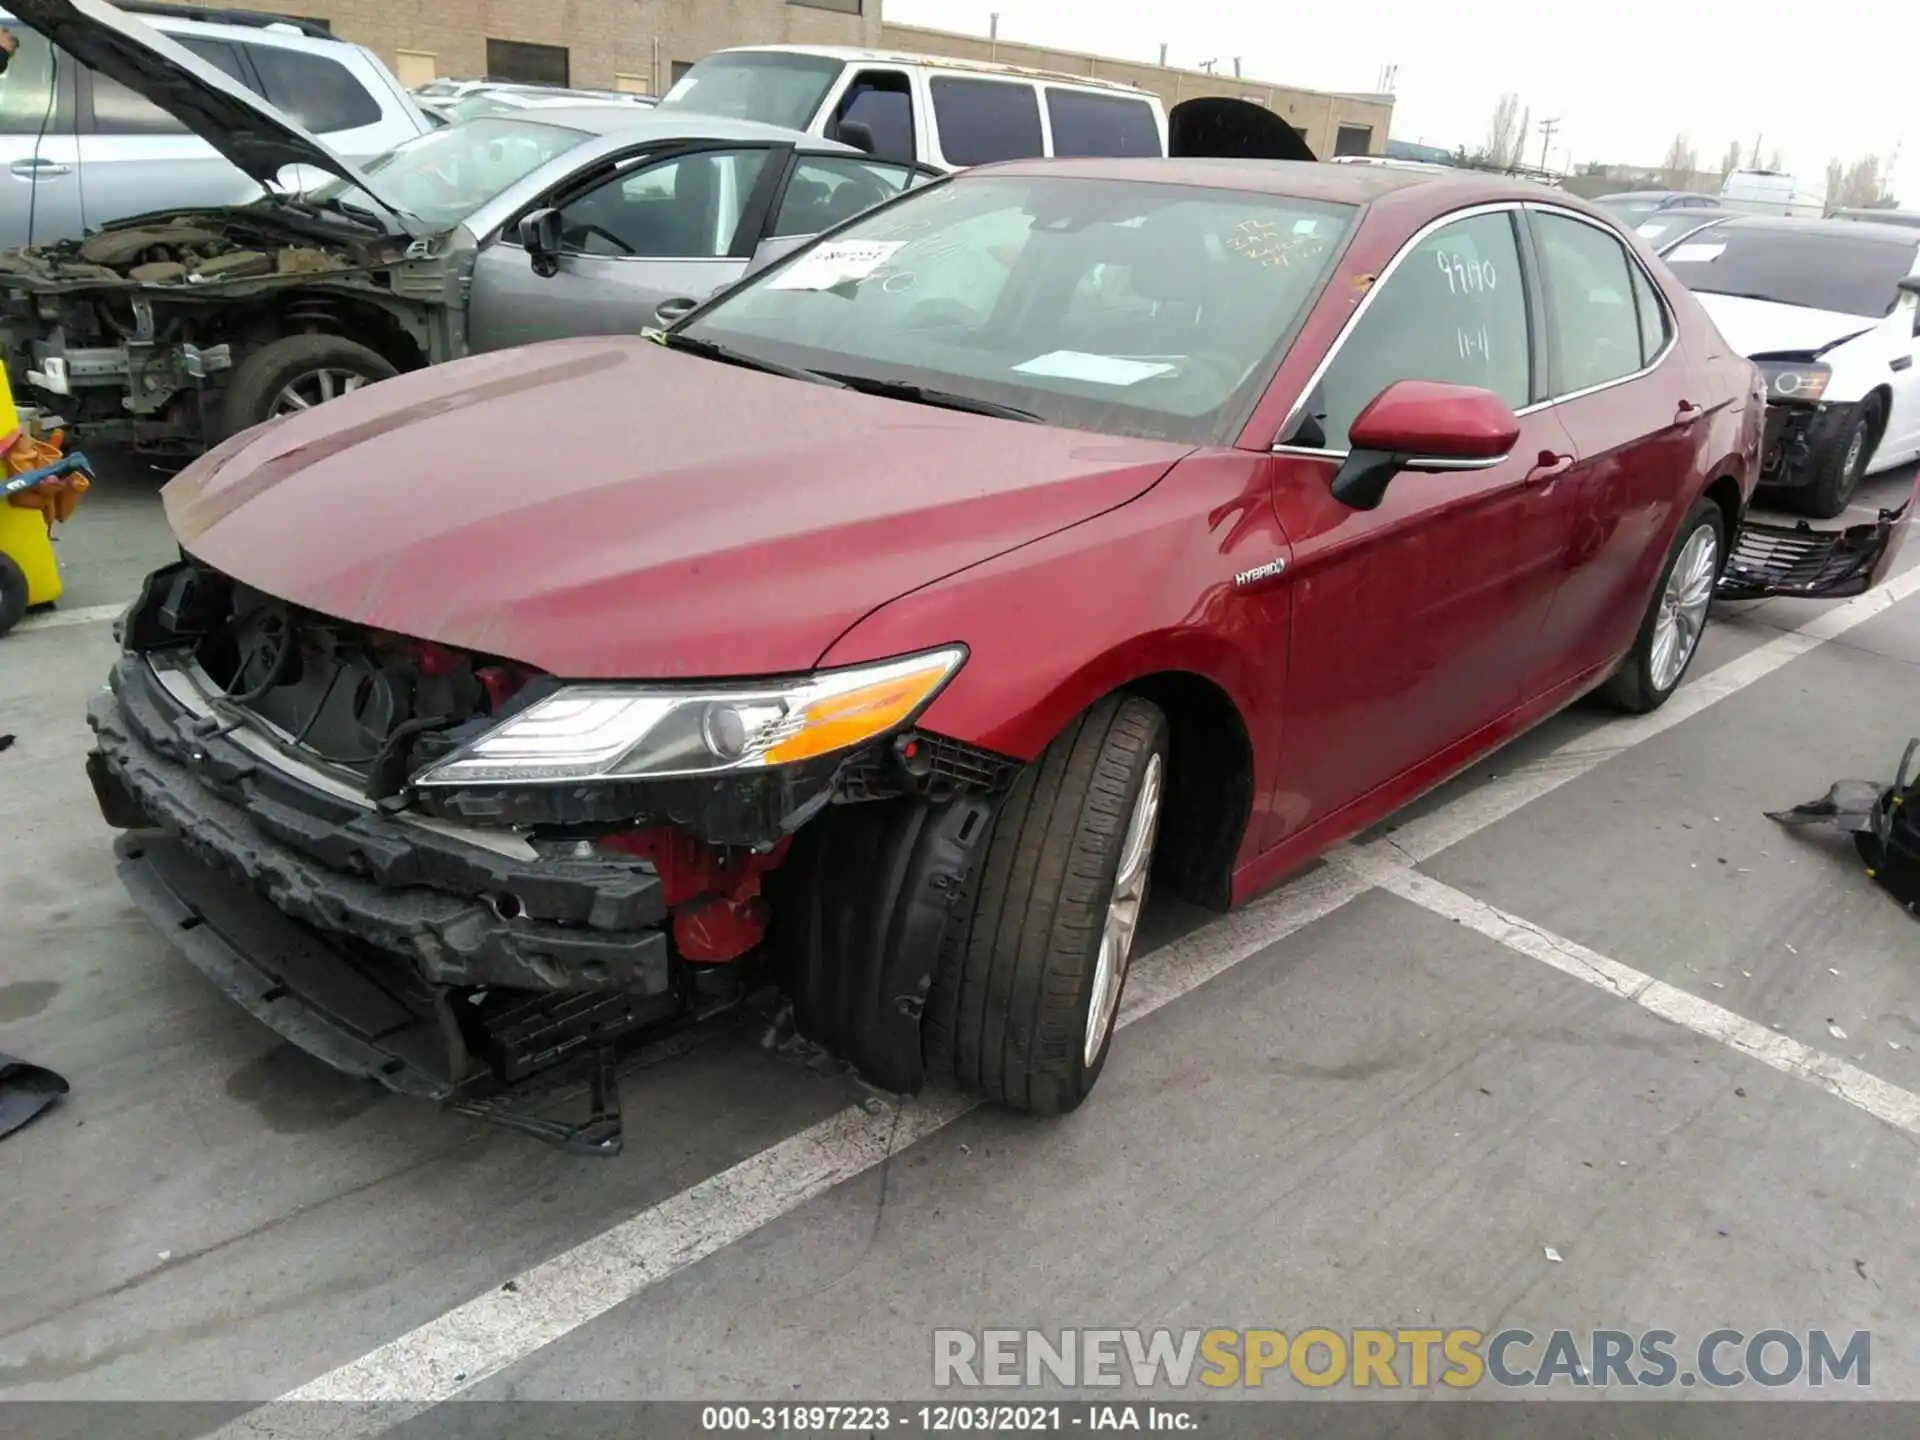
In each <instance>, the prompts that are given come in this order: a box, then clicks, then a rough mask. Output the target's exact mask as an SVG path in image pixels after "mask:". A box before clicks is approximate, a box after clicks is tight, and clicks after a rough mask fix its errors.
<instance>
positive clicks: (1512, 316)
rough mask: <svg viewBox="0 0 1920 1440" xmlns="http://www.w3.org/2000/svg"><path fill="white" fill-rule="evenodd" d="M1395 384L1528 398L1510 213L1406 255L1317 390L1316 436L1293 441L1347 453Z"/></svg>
mask: <svg viewBox="0 0 1920 1440" xmlns="http://www.w3.org/2000/svg"><path fill="white" fill-rule="evenodd" d="M1623 278H1624V277H1623ZM1627 314H1628V316H1629V317H1631V316H1632V314H1633V311H1632V307H1631V304H1629V307H1628V310H1627ZM1635 345H1636V348H1637V346H1638V341H1637V340H1636V341H1635ZM1396 380H1440V381H1445V382H1446V383H1448V384H1453V385H1473V386H1478V387H1479V388H1480V389H1483V390H1491V391H1492V392H1493V393H1494V394H1496V395H1498V396H1499V397H1500V398H1501V399H1502V400H1504V401H1506V402H1507V404H1508V405H1510V406H1512V407H1514V408H1515V409H1518V408H1520V407H1521V406H1523V405H1525V404H1526V403H1527V402H1528V400H1529V399H1530V398H1531V393H1532V388H1533V362H1532V349H1531V345H1530V343H1529V337H1528V330H1527V294H1526V286H1525V284H1524V282H1523V281H1522V278H1521V274H1520V249H1519V245H1518V243H1517V242H1516V240H1515V239H1514V232H1513V216H1512V214H1511V213H1510V212H1507V211H1496V212H1494V213H1492V214H1488V215H1474V216H1471V217H1469V218H1467V219H1464V220H1456V221H1454V222H1453V223H1452V224H1451V225H1445V226H1442V227H1441V228H1440V229H1438V230H1436V231H1434V232H1433V233H1432V234H1431V235H1429V236H1427V237H1426V239H1424V240H1422V241H1420V242H1419V243H1418V244H1416V245H1415V246H1414V247H1413V248H1412V249H1411V250H1409V251H1407V252H1406V253H1405V254H1404V255H1403V256H1402V257H1401V259H1400V262H1399V264H1398V265H1396V266H1395V267H1394V270H1393V273H1392V274H1391V275H1389V276H1388V277H1387V279H1386V282H1385V283H1384V284H1383V285H1381V287H1380V293H1379V294H1377V295H1376V296H1374V298H1373V303H1372V304H1370V305H1369V306H1368V307H1367V311H1366V314H1364V315H1362V316H1361V317H1360V322H1359V324H1357V325H1355V326H1354V327H1353V329H1352V331H1350V332H1349V333H1348V335H1347V337H1346V341H1345V343H1344V344H1342V345H1341V347H1340V350H1339V353H1338V354H1336V355H1335V356H1334V358H1333V363H1332V364H1331V365H1329V366H1328V367H1327V372H1326V375H1325V376H1324V377H1323V378H1322V380H1321V382H1320V384H1319V386H1317V387H1316V391H1315V396H1316V399H1315V401H1314V403H1312V404H1311V406H1310V409H1311V410H1312V412H1313V413H1314V414H1315V415H1316V416H1317V417H1318V420H1319V432H1320V433H1319V435H1318V436H1314V435H1311V434H1309V433H1307V429H1308V428H1310V427H1303V428H1302V429H1297V430H1296V431H1295V432H1294V434H1293V435H1292V436H1291V437H1289V438H1290V439H1291V441H1292V443H1295V444H1300V445H1317V446H1323V447H1324V448H1326V449H1330V450H1345V449H1347V448H1348V442H1347V428H1348V427H1349V426H1350V425H1352V423H1353V421H1354V419H1355V417H1357V416H1358V415H1359V414H1360V412H1361V411H1362V410H1364V409H1366V407H1367V406H1368V405H1369V404H1371V403H1372V402H1373V400H1374V398H1375V397H1376V396H1377V395H1379V393H1380V392H1381V391H1382V390H1384V389H1386V388H1387V386H1389V385H1391V384H1393V383H1394V381H1396Z"/></svg>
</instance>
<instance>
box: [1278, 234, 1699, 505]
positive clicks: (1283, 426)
mask: <svg viewBox="0 0 1920 1440" xmlns="http://www.w3.org/2000/svg"><path fill="white" fill-rule="evenodd" d="M1520 212H1526V213H1528V214H1533V213H1538V214H1545V215H1558V216H1562V217H1564V218H1565V219H1568V220H1578V221H1579V222H1580V223H1581V224H1583V225H1589V226H1592V227H1593V228H1594V229H1595V230H1598V231H1600V232H1601V234H1603V235H1606V236H1608V237H1609V238H1610V239H1612V240H1613V242H1614V243H1615V244H1617V245H1619V246H1620V248H1621V250H1622V251H1623V252H1624V253H1625V254H1626V257H1627V263H1628V264H1629V265H1634V266H1637V267H1638V268H1639V270H1640V273H1641V274H1642V275H1644V276H1645V277H1646V279H1647V283H1648V284H1649V285H1651V286H1652V287H1653V293H1654V298H1655V299H1656V300H1657V301H1658V302H1659V305H1660V311H1661V315H1662V317H1663V318H1664V319H1665V321H1666V332H1667V343H1666V344H1665V345H1664V346H1663V347H1661V349H1660V352H1659V353H1658V354H1656V355H1655V356H1654V357H1653V359H1652V360H1650V361H1648V362H1647V363H1646V364H1645V365H1642V366H1641V367H1640V368H1639V369H1638V370H1635V371H1633V372H1632V373H1631V374H1628V375H1620V376H1617V377H1615V378H1614V379H1612V380H1603V381H1601V382H1600V383H1599V384H1598V385H1589V386H1587V387H1586V388H1585V389H1584V390H1571V391H1568V392H1567V393H1566V394H1564V395H1554V396H1550V397H1549V398H1547V399H1545V400H1536V401H1534V402H1533V403H1532V404H1531V405H1523V406H1521V407H1520V408H1519V409H1517V410H1515V411H1514V412H1513V413H1514V414H1515V415H1516V416H1527V415H1534V414H1538V413H1539V412H1540V411H1542V410H1550V409H1552V408H1553V407H1554V406H1555V405H1561V404H1565V403H1566V402H1567V401H1569V400H1581V399H1584V398H1585V397H1587V396H1588V395H1597V394H1599V393H1600V391H1602V390H1610V389H1612V388H1613V387H1614V386H1615V385H1624V384H1626V383H1627V382H1628V381H1629V380H1639V379H1641V378H1643V377H1644V376H1647V375H1650V374H1652V373H1653V371H1655V370H1657V369H1658V368H1659V367H1660V366H1661V365H1663V364H1665V363H1666V360H1667V357H1668V356H1669V355H1671V354H1672V353H1673V352H1674V349H1675V347H1676V346H1677V345H1678V344H1679V341H1680V324H1679V319H1678V317H1677V316H1676V315H1675V314H1674V313H1673V307H1672V306H1671V305H1670V304H1668V302H1667V295H1666V291H1665V290H1664V289H1663V288H1662V287H1661V285H1660V282H1659V281H1658V280H1656V279H1655V278H1654V276H1653V272H1652V271H1650V270H1648V269H1647V267H1646V266H1645V265H1644V264H1642V263H1641V261H1640V257H1639V256H1638V255H1636V254H1634V251H1633V247H1632V246H1631V245H1628V244H1626V243H1624V241H1623V240H1622V239H1621V235H1620V232H1619V231H1618V230H1617V229H1615V228H1614V227H1613V226H1611V225H1609V224H1607V223H1606V222H1605V221H1602V220H1598V219H1595V218H1594V217H1593V216H1591V215H1582V214H1581V213H1580V212H1579V211H1577V210H1570V209H1568V208H1566V207H1565V206H1562V205H1554V204H1543V203H1541V202H1540V201H1537V200H1495V201H1489V202H1487V203H1485V204H1482V205H1469V206H1467V207H1466V208H1465V209H1462V210H1451V211H1448V212H1447V213H1446V214H1445V215H1441V216H1438V217H1436V218H1434V219H1432V220H1429V221H1428V222H1427V223H1426V224H1425V225H1422V226H1421V227H1420V228H1419V229H1418V230H1416V231H1414V232H1413V234H1412V235H1411V236H1409V237H1408V238H1407V241H1406V243H1405V244H1403V245H1402V246H1401V247H1400V248H1399V249H1398V250H1396V251H1395V252H1394V254H1393V258H1392V259H1391V260H1389V261H1387V263H1386V265H1385V266H1383V267H1382V268H1381V271H1380V273H1379V274H1378V275H1376V276H1374V279H1373V284H1372V285H1370V286H1368V287H1367V293H1366V294H1365V295H1364V296H1362V297H1361V300H1360V303H1359V305H1358V306H1356V307H1355V308H1354V312H1353V314H1351V315H1349V316H1348V317H1347V323H1346V324H1344V325H1342V326H1341V327H1340V333H1339V334H1338V335H1336V336H1334V337H1333V344H1332V345H1330V346H1328V347H1327V353H1326V354H1325V355H1323V356H1322V357H1321V359H1320V363H1319V364H1318V365H1316V366H1314V368H1313V373H1312V374H1311V375H1309V376H1307V381H1306V384H1304V385H1302V386H1301V387H1300V393H1299V394H1298V395H1297V396H1295V397H1294V401H1293V404H1292V405H1291V406H1289V407H1288V409H1287V413H1286V416H1285V418H1283V419H1282V420H1281V422H1280V429H1279V433H1280V434H1282V435H1286V434H1289V433H1290V432H1291V431H1292V429H1293V427H1294V425H1295V424H1296V423H1298V421H1299V419H1300V409H1301V407H1302V406H1303V405H1305V404H1306V403H1307V397H1308V396H1309V395H1311V394H1313V391H1314V387H1315V386H1317V385H1318V384H1319V383H1320V382H1321V381H1322V380H1323V379H1325V378H1326V373H1327V371H1328V370H1329V369H1331V368H1332V366H1333V362H1334V361H1335V360H1337V359H1338V358H1339V357H1340V352H1341V351H1342V350H1343V349H1345V348H1346V344H1347V342H1348V341H1349V340H1351V339H1352V338H1353V332H1354V330H1355V329H1356V328H1357V327H1358V326H1359V324H1360V321H1361V320H1362V319H1363V318H1364V317H1365V316H1366V313H1367V309H1368V307H1369V306H1371V305H1372V304H1373V297H1374V296H1376V295H1378V294H1379V293H1380V291H1381V290H1382V289H1383V288H1384V287H1385V286H1386V283H1387V282H1388V281H1389V280H1391V279H1392V278H1393V274H1394V272H1395V271H1396V270H1398V269H1399V268H1400V262H1401V261H1403V260H1405V259H1406V258H1407V256H1408V255H1409V254H1411V253H1412V251H1413V249H1414V247H1415V246H1417V245H1419V244H1420V242H1421V241H1423V240H1425V239H1426V238H1427V237H1428V236H1429V235H1432V234H1433V233H1434V232H1435V231H1437V230H1441V229H1444V228H1445V227H1446V226H1448V225H1451V224H1453V223H1454V222H1456V221H1459V220H1472V219H1474V218H1476V217H1478V216H1481V215H1497V214H1514V213H1520ZM1541 264H1542V266H1544V265H1545V261H1544V259H1543V260H1542V261H1541ZM1529 323H1531V320H1530V321H1529ZM1548 323H1549V324H1551V323H1552V321H1551V317H1549V319H1548ZM1543 338H1544V337H1543ZM1268 449H1269V451H1270V453H1272V454H1275V455H1308V456H1317V457H1319V458H1320V459H1323V460H1344V459H1346V457H1347V455H1348V454H1349V453H1350V451H1349V450H1332V449H1326V448H1323V447H1316V446H1311V445H1287V444H1284V443H1282V442H1280V441H1278V440H1276V441H1275V442H1274V443H1273V444H1272V445H1271V446H1269V447H1268ZM1492 463H1494V464H1497V463H1499V462H1497V461H1495V462H1492ZM1454 468H1465V467H1454ZM1478 468H1487V467H1486V466H1485V464H1484V463H1483V464H1482V465H1481V466H1480V467H1478Z"/></svg>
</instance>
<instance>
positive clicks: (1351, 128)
mask: <svg viewBox="0 0 1920 1440" xmlns="http://www.w3.org/2000/svg"><path fill="white" fill-rule="evenodd" d="M1372 149H1373V127H1372V126H1371V125H1342V126H1341V127H1340V129H1339V131H1338V132H1337V133H1336V134H1335V135H1334V137H1333V153H1334V154H1336V155H1365V154H1367V153H1368V152H1369V151H1370V150H1372Z"/></svg>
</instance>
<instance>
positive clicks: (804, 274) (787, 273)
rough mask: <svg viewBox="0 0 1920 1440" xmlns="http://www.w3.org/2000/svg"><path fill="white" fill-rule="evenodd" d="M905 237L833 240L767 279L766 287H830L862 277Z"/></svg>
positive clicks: (770, 288)
mask: <svg viewBox="0 0 1920 1440" xmlns="http://www.w3.org/2000/svg"><path fill="white" fill-rule="evenodd" d="M906 243H907V242H906V241H904V240H834V241H829V242H828V243H827V244H825V245H821V246H818V247H817V248H815V249H813V250H811V251H809V252H808V253H807V254H805V255H803V256H801V257H800V258H799V259H798V260H796V261H794V262H793V264H791V265H789V266H788V267H787V268H786V269H785V270H782V271H781V272H780V273H779V274H778V275H776V276H774V277H773V278H772V279H771V280H769V281H768V282H767V288H768V289H769V290H831V289H832V288H833V287H834V286H836V285H845V284H846V283H847V282H848V281H850V280H864V279H866V278H867V276H869V275H871V274H872V273H873V272H874V271H876V270H878V269H879V268H880V267H881V266H882V265H884V264H886V263H887V261H888V259H889V258H891V257H892V255H893V252H894V251H896V250H899V249H901V248H902V247H903V246H905V244H906Z"/></svg>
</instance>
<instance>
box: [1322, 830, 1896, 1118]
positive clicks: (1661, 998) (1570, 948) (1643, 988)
mask: <svg viewBox="0 0 1920 1440" xmlns="http://www.w3.org/2000/svg"><path fill="white" fill-rule="evenodd" d="M1376 848H1377V847H1376ZM1334 860H1335V863H1336V864H1340V865H1348V866H1351V867H1352V868H1353V869H1354V870H1355V871H1356V872H1358V873H1359V874H1360V875H1362V876H1364V877H1365V878H1367V879H1369V880H1371V881H1372V882H1373V883H1374V884H1376V885H1378V886H1379V887H1380V888H1381V889H1383V890H1386V891H1389V892H1391V893H1392V894H1395V895H1398V896H1399V897H1400V898H1401V899H1403V900H1410V901H1412V902H1413V903H1414V904H1415V905H1418V906H1420V907H1421V908H1422V909H1424V910H1430V911H1432V912H1433V913H1434V914H1435V915H1440V916H1444V917H1445V918H1447V919H1449V920H1457V921H1459V922H1460V923H1461V924H1462V925H1465V926H1467V927H1468V928H1469V929H1471V930H1475V931H1477V932H1479V933H1480V934H1482V935H1484V936H1486V937H1487V938H1488V939H1489V940H1494V941H1498V942H1499V943H1500V944H1502V945H1504V946H1506V947H1507V948H1508V949H1509V950H1513V951H1517V952H1518V953H1520V954H1522V955H1526V956H1529V957H1531V958H1532V959H1535V960H1538V961H1540V962H1541V963H1542V964H1544V965H1551V966H1552V967H1553V968H1554V969H1556V970H1558V971H1560V972H1561V973H1562V974H1564V975H1571V976H1572V977H1573V978H1574V979H1576V980H1579V981H1583V982H1584V983H1586V984H1588V985H1592V986H1594V987H1595V988H1597V989H1600V990H1605V991H1606V992H1607V993H1608V994H1610V995H1618V996H1620V997H1621V998H1622V999H1623V1000H1631V1001H1632V1002H1633V1003H1634V1004H1636V1005H1638V1006H1639V1007H1640V1008H1641V1009H1643V1010H1651V1011H1652V1012H1653V1013H1654V1014H1655V1015H1658V1016H1660V1017H1661V1018H1662V1019H1663V1020H1670V1021H1672V1022H1673V1023H1674V1024H1675V1025H1679V1026H1682V1027H1684V1028H1686V1029H1688V1030H1691V1031H1693V1032H1694V1033H1695V1034H1696V1035H1704V1036H1705V1037H1706V1038H1707V1039H1709V1040H1717V1041H1719V1042H1720V1043H1721V1044H1722V1045H1726V1046H1730V1047H1731V1048H1733V1049H1735V1050H1738V1051H1739V1052H1740V1053H1741V1054H1743V1055H1751V1056H1752V1057H1753V1058H1754V1059H1755V1060H1758V1061H1759V1062H1760V1063H1761V1064H1763V1065H1770V1066H1772V1067H1773V1068H1774V1069H1775V1070H1778V1071H1780V1073H1781V1074H1783V1075H1791V1076H1792V1077H1793V1078H1794V1079H1796V1080H1804V1081H1806V1082H1807V1083H1808V1084H1809V1085H1813V1086H1816V1087H1818V1088H1819V1089H1822V1090H1824V1091H1826V1092H1827V1093H1828V1094H1829V1095H1833V1096H1836V1097H1837V1098H1839V1099H1841V1100H1844V1101H1846V1102H1847V1104H1849V1105H1852V1106H1854V1107H1855V1108H1856V1109H1860V1110H1864V1111H1866V1112H1867V1114H1869V1115H1871V1116H1873V1117H1874V1118H1875V1119H1877V1120H1883V1121H1885V1122H1886V1123H1887V1124H1889V1125H1891V1126H1893V1127H1894V1128H1895V1129H1896V1130H1904V1131H1906V1133H1907V1134H1909V1135H1920V1095H1915V1094H1914V1093H1913V1092H1912V1091H1910V1090H1903V1089H1901V1088H1900V1087H1899V1086H1898V1085H1890V1084H1888V1083H1887V1082H1886V1081H1885V1080H1882V1079H1880V1077H1879V1076H1877V1075H1870V1074H1868V1073H1867V1072H1866V1071H1865V1070H1862V1069H1860V1068H1859V1067H1858V1066H1856V1065H1850V1064H1848V1063H1847V1062H1846V1061H1844V1060H1841V1059H1838V1058H1837V1057H1835V1056H1832V1055H1829V1054H1827V1053H1826V1052H1825V1051H1824V1050H1816V1049H1814V1048H1813V1047H1812V1046H1811V1045H1802V1044H1801V1043H1800V1042H1799V1041H1798V1040H1793V1039H1790V1038H1788V1037H1787V1036H1785V1035H1781V1034H1779V1033H1777V1032H1776V1031H1773V1030H1769V1029H1768V1028H1767V1027H1766V1026H1765V1025H1762V1024H1760V1023H1759V1022H1758V1021H1754V1020H1749V1019H1747V1018H1746V1016H1744V1015H1736V1014H1734V1012H1733V1011H1731V1010H1728V1009H1725V1008H1724V1007H1722V1006H1719V1005H1716V1004H1714V1003H1713V1002H1712V1001H1711V1000H1703V999H1701V998H1700V997H1699V996H1698V995H1694V994H1692V993H1690V992H1688V991H1686V990H1681V989H1679V988H1677V987H1675V986H1672V985H1669V984H1667V982H1666V981H1664V980H1656V979H1654V978H1653V976H1651V975H1645V974H1642V973H1641V972H1640V971H1638V970H1635V969H1634V968H1633V967H1632V966H1630V965H1623V964H1621V963H1620V962H1619V961H1618V960H1613V959H1610V958H1609V957H1607V956H1605V955H1602V954H1600V953H1598V952H1597V951H1593V950H1589V949H1588V948H1587V947H1586V946H1584V945H1582V944H1580V943H1578V942H1577V941H1574V940H1569V939H1567V938H1565V937H1564V936H1560V935H1555V934H1554V933H1553V932H1552V931H1550V930H1544V929H1542V928H1541V927H1540V926H1538V925H1535V924H1534V923H1533V922H1532V921H1530V920H1523V919H1521V918H1520V917H1519V916H1517V915H1511V914H1509V913H1508V912H1507V911H1505V910H1500V909H1497V908H1495V907H1494V906H1492V905H1489V904H1487V903H1486V902H1485V901H1483V900H1479V899H1476V898H1475V897H1474V896H1472V895H1469V894H1467V893H1466V892H1465V891H1464V890H1456V889H1454V888H1453V886H1451V885H1446V884H1443V883H1442V882H1440V881H1438V880H1435V879H1433V878H1432V877H1431V876H1428V875H1422V874H1420V873H1419V872H1418V871H1417V870H1414V869H1412V868H1411V867H1409V866H1407V865H1405V864H1403V863H1399V862H1396V861H1391V860H1387V859H1385V858H1384V857H1383V856H1381V855H1379V854H1377V853H1370V852H1369V851H1368V850H1366V849H1348V850H1343V851H1340V852H1337V853H1336V855H1335V857H1334Z"/></svg>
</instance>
